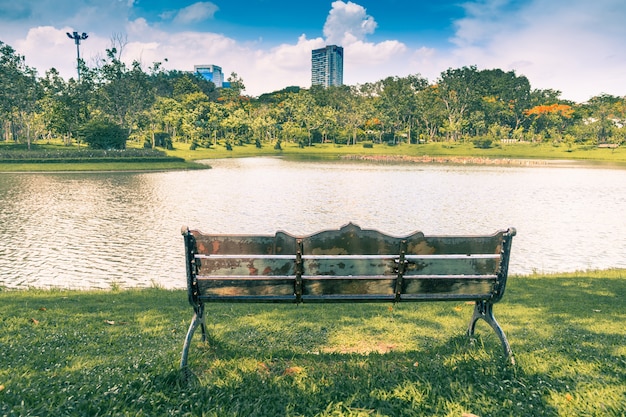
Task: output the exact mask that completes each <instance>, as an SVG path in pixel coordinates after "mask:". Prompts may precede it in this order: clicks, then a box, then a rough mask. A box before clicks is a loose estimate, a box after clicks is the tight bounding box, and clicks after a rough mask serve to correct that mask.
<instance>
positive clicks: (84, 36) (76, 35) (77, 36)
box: [66, 32, 88, 81]
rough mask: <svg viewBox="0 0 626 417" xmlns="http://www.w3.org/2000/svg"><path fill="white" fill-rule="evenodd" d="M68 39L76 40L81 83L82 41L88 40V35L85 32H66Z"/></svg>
mask: <svg viewBox="0 0 626 417" xmlns="http://www.w3.org/2000/svg"><path fill="white" fill-rule="evenodd" d="M66 33H67V37H68V38H70V39H74V43H75V44H76V71H78V81H80V47H79V46H80V41H81V40H85V39H87V37H88V36H87V34H86V33H85V32H83V33H81V34H79V33H78V32H72V33H69V32H66Z"/></svg>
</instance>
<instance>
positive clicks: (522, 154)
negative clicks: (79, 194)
mask: <svg viewBox="0 0 626 417" xmlns="http://www.w3.org/2000/svg"><path fill="white" fill-rule="evenodd" d="M168 154H169V155H172V156H177V157H180V158H184V159H185V160H199V159H217V158H237V157H249V156H283V157H286V158H291V159H338V158H341V157H345V156H348V155H365V156H367V155H370V156H374V155H381V156H393V155H406V156H409V157H422V156H425V155H427V156H442V157H466V158H491V159H507V158H508V159H530V160H574V161H588V162H592V161H596V162H604V163H615V164H620V165H626V148H617V149H607V148H598V147H590V146H573V147H572V148H568V147H566V146H565V145H563V146H552V145H550V144H528V143H523V144H505V145H498V146H494V147H492V148H489V149H479V148H476V147H474V145H473V144H471V143H450V142H438V143H428V144H422V145H406V144H400V145H396V146H389V145H385V144H373V145H372V147H371V148H365V147H363V145H362V144H358V145H350V146H348V145H334V144H330V143H326V144H315V145H314V146H311V147H305V148H300V147H298V146H297V145H296V144H283V145H282V150H275V149H273V148H272V147H271V146H264V147H262V148H261V149H258V148H256V147H255V146H254V145H243V146H233V149H232V151H229V150H226V148H224V147H223V146H216V147H214V148H211V149H206V148H196V149H195V150H193V151H191V150H189V149H185V147H184V146H180V147H179V148H177V149H175V150H173V151H168Z"/></svg>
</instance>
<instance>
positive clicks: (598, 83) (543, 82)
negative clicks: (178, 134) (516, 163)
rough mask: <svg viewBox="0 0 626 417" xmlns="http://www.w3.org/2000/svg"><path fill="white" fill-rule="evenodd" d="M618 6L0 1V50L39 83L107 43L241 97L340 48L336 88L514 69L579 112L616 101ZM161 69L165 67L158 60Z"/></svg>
mask: <svg viewBox="0 0 626 417" xmlns="http://www.w3.org/2000/svg"><path fill="white" fill-rule="evenodd" d="M624 22H626V1H624V0H458V1H457V0H427V1H425V0H384V1H380V0H377V1H373V0H354V1H342V0H338V1H319V0H312V1H306V2H294V1H293V0H290V1H287V0H249V1H237V0H211V1H194V0H180V1H173V0H22V1H15V0H0V41H3V42H5V43H7V44H9V45H11V46H13V47H14V48H15V49H16V50H17V51H18V52H19V53H20V54H22V55H24V56H25V57H26V62H27V64H28V65H30V66H32V67H35V68H37V70H38V71H39V74H40V75H43V74H44V73H45V71H46V70H47V69H49V68H56V69H57V70H59V72H60V73H61V75H63V76H64V77H72V76H75V58H76V49H75V46H74V44H73V42H72V41H71V40H70V39H68V38H67V36H66V34H65V33H66V32H71V31H78V32H87V33H88V34H89V38H88V39H87V40H85V41H83V43H82V44H81V56H82V57H83V58H84V59H85V61H86V62H87V64H88V65H95V64H96V61H97V59H98V58H99V57H102V56H103V55H104V51H105V49H106V48H109V47H110V46H111V45H112V39H113V38H116V39H118V40H120V39H122V40H123V44H124V47H123V49H122V59H123V60H125V61H127V62H128V63H130V62H132V61H133V60H138V61H140V62H142V63H143V64H144V66H145V67H146V68H147V67H148V66H149V65H151V64H152V63H153V62H163V63H164V66H165V68H166V69H178V70H192V69H193V66H194V65H196V64H215V65H219V66H221V67H222V68H223V70H224V72H225V73H226V74H227V75H228V74H230V73H231V72H236V73H237V74H238V75H239V76H240V77H241V78H242V79H243V81H244V84H245V85H246V91H245V92H246V93H247V94H249V95H253V96H258V95H260V94H262V93H266V92H271V91H274V90H279V89H282V88H284V87H287V86H291V85H298V86H302V87H309V86H310V77H311V73H310V71H311V68H310V65H311V64H310V55H311V49H315V48H318V47H322V46H324V45H326V44H339V45H342V46H343V47H344V50H345V63H344V82H345V83H346V84H350V85H354V84H361V83H365V82H375V81H377V80H380V79H382V78H385V77H387V76H406V75H409V74H421V75H422V76H423V77H425V78H427V79H428V80H429V81H431V82H434V81H436V80H437V78H438V77H439V75H440V74H441V72H443V71H445V70H446V69H448V68H459V67H462V66H465V65H476V66H477V67H478V68H479V69H491V68H500V69H503V70H505V71H509V70H514V71H515V72H516V73H517V74H518V75H525V76H527V77H528V78H529V80H530V82H531V86H532V87H533V88H542V89H544V88H552V89H556V90H560V91H562V93H563V94H562V97H563V98H566V99H570V100H574V101H578V102H583V101H586V100H588V99H589V98H590V97H592V96H595V95H599V94H602V93H608V94H613V95H617V96H624V95H626V48H625V47H624V44H625V43H626V24H624ZM166 59H167V61H166Z"/></svg>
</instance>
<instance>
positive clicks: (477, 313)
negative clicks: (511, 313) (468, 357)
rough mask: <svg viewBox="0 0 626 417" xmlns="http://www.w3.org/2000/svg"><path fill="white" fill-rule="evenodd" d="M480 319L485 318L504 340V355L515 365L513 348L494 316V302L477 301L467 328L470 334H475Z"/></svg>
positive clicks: (502, 340)
mask: <svg viewBox="0 0 626 417" xmlns="http://www.w3.org/2000/svg"><path fill="white" fill-rule="evenodd" d="M478 319H483V320H485V321H486V322H487V323H489V325H490V326H491V328H492V329H493V330H494V331H495V332H496V335H497V336H498V337H499V338H500V342H502V347H503V348H504V356H505V357H506V359H507V360H508V361H509V362H510V363H511V365H515V358H514V357H513V351H512V350H511V345H509V341H508V340H507V338H506V335H505V334H504V331H503V330H502V327H500V324H498V322H497V321H496V318H495V317H494V316H493V303H490V302H488V301H476V306H475V307H474V314H473V315H472V320H471V321H470V324H469V327H468V329H467V334H468V336H470V337H472V336H474V330H475V327H476V322H477V321H478Z"/></svg>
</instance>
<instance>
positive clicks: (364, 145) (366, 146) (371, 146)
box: [363, 142, 374, 148]
mask: <svg viewBox="0 0 626 417" xmlns="http://www.w3.org/2000/svg"><path fill="white" fill-rule="evenodd" d="M363 147H364V148H373V147H374V144H373V143H369V142H367V143H364V144H363Z"/></svg>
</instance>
